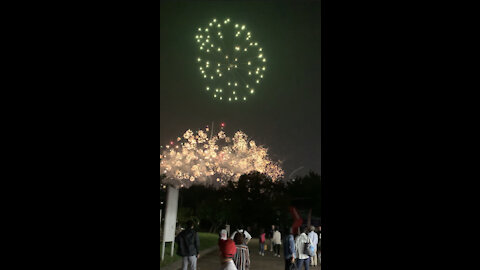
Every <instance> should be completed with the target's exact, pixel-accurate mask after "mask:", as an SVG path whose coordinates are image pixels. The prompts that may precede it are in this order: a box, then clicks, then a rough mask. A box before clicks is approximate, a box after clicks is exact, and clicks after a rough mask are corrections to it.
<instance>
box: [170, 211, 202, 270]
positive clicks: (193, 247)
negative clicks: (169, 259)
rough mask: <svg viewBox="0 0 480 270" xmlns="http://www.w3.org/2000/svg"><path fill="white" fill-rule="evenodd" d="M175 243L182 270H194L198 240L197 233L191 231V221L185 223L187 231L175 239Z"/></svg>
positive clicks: (198, 246) (198, 249)
mask: <svg viewBox="0 0 480 270" xmlns="http://www.w3.org/2000/svg"><path fill="white" fill-rule="evenodd" d="M175 243H176V244H177V246H178V249H177V254H178V255H179V256H181V257H182V259H183V263H182V270H187V269H190V270H196V269H197V259H198V253H199V251H200V239H199V238H198V233H197V232H196V231H195V230H194V229H193V221H191V220H189V221H188V222H187V229H185V230H184V231H182V232H180V233H179V234H178V235H177V236H176V237H175ZM188 266H190V268H188Z"/></svg>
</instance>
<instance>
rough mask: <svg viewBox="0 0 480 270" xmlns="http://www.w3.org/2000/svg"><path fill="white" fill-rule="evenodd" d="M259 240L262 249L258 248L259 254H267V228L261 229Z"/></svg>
mask: <svg viewBox="0 0 480 270" xmlns="http://www.w3.org/2000/svg"><path fill="white" fill-rule="evenodd" d="M258 242H259V243H260V249H259V250H258V254H259V255H262V256H265V230H264V229H260V237H259V239H258Z"/></svg>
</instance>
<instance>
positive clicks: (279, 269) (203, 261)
mask: <svg viewBox="0 0 480 270" xmlns="http://www.w3.org/2000/svg"><path fill="white" fill-rule="evenodd" d="M267 244H269V241H267ZM248 248H249V250H250V270H283V269H285V259H284V256H283V246H281V247H280V257H275V256H273V254H274V253H273V251H270V246H268V251H265V256H261V255H259V254H258V248H259V244H258V239H252V240H250V242H249V243H248ZM219 254H220V251H219V250H218V246H215V247H212V248H209V249H207V250H204V251H202V252H200V258H199V259H198V261H197V270H218V269H220V256H219ZM181 266H182V262H181V261H176V262H174V263H172V264H171V265H168V266H164V267H162V270H179V269H181ZM310 269H312V270H317V269H318V270H320V266H317V267H310Z"/></svg>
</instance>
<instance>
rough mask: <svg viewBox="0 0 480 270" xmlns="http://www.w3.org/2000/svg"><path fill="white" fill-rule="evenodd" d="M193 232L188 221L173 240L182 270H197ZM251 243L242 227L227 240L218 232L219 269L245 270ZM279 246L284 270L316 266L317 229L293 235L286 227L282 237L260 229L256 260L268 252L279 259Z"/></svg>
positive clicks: (274, 231) (223, 232) (302, 229)
mask: <svg viewBox="0 0 480 270" xmlns="http://www.w3.org/2000/svg"><path fill="white" fill-rule="evenodd" d="M193 228H194V226H193V222H191V221H189V222H188V223H187V227H186V229H185V230H184V231H182V232H181V233H179V234H178V235H177V236H176V238H175V242H176V243H177V245H178V250H177V254H178V255H180V256H181V257H182V259H183V261H182V262H183V263H182V270H187V269H192V270H196V269H197V267H196V265H197V259H198V257H199V239H198V234H197V233H196V231H195V230H194V229H193ZM251 239H252V236H251V235H250V233H249V232H248V231H247V230H245V229H244V228H243V227H242V226H240V227H239V228H238V229H237V230H236V231H234V232H233V233H232V234H231V235H230V237H228V232H227V230H226V229H222V230H221V231H220V234H219V240H218V247H219V251H220V252H219V256H220V269H221V270H249V269H250V250H249V247H248V243H249V242H250V240H251ZM267 240H268V242H267ZM282 245H283V257H284V260H285V270H291V269H297V270H301V269H303V268H304V269H305V270H309V268H310V266H313V267H316V266H320V264H321V251H320V250H321V249H320V246H321V227H320V226H319V227H314V226H310V227H307V226H305V225H303V226H301V227H300V228H298V230H296V231H295V232H293V231H292V228H290V227H289V228H286V229H285V230H283V237H282V233H281V232H280V230H279V227H278V226H275V225H272V227H271V229H269V230H268V232H267V233H265V230H264V229H260V233H259V251H258V254H259V255H260V256H265V252H266V251H268V250H269V248H270V251H271V252H272V253H273V254H272V255H273V256H274V257H281V255H280V252H281V246H282Z"/></svg>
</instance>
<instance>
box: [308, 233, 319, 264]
mask: <svg viewBox="0 0 480 270" xmlns="http://www.w3.org/2000/svg"><path fill="white" fill-rule="evenodd" d="M308 238H309V239H310V242H311V243H312V246H314V247H315V256H313V257H312V258H311V260H310V265H311V266H317V244H318V235H317V233H316V232H315V226H310V232H309V233H308Z"/></svg>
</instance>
